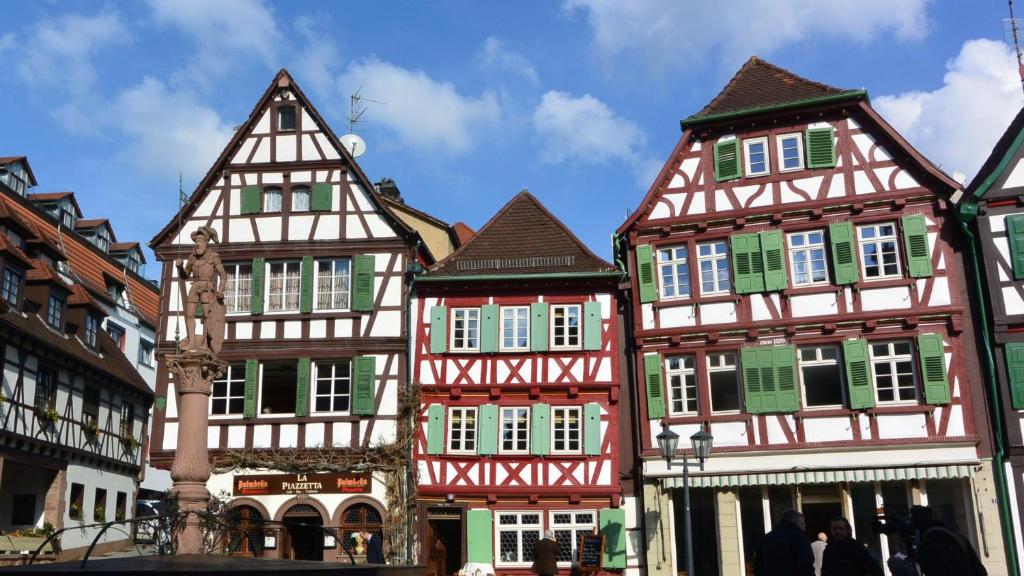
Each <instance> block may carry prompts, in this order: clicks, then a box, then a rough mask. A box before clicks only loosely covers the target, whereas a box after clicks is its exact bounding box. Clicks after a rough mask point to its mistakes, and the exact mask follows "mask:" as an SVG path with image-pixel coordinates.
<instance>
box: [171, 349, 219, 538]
mask: <svg viewBox="0 0 1024 576" xmlns="http://www.w3.org/2000/svg"><path fill="white" fill-rule="evenodd" d="M167 367H168V368H169V369H170V371H171V373H172V374H174V388H175V391H176V392H177V399H178V444H177V448H176V449H175V452H174V465H173V466H171V479H172V480H174V486H173V487H172V488H171V494H173V495H174V496H175V497H176V498H177V500H178V507H179V512H181V513H184V514H187V516H186V518H185V525H184V526H183V527H182V528H181V530H180V531H179V532H178V534H176V535H175V538H176V540H177V553H178V554H202V552H203V530H202V517H201V515H202V513H204V512H206V508H207V506H208V505H209V503H210V492H209V490H207V489H206V481H207V480H209V479H210V457H209V453H208V452H207V449H206V428H207V424H208V421H209V413H208V411H209V396H210V387H211V385H212V382H213V380H214V378H217V377H218V376H220V375H221V374H223V373H224V370H225V368H226V367H227V364H226V363H225V362H222V361H220V360H218V359H217V358H216V357H215V356H214V355H213V354H211V353H210V352H209V351H206V350H188V351H186V352H184V353H182V354H174V355H170V356H168V357H167Z"/></svg>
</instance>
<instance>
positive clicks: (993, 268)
mask: <svg viewBox="0 0 1024 576" xmlns="http://www.w3.org/2000/svg"><path fill="white" fill-rule="evenodd" d="M1022 143H1024V111H1021V112H1018V113H1017V116H1016V117H1015V118H1014V119H1013V121H1012V122H1011V123H1010V126H1009V127H1008V128H1007V129H1006V132H1005V133H1004V134H1003V135H1002V137H1001V138H1000V139H999V141H998V142H997V143H996V145H995V147H994V148H993V150H992V153H991V155H990V156H989V157H988V159H987V160H986V161H985V163H984V164H983V165H982V167H981V170H979V171H978V174H977V175H976V176H975V177H974V180H973V181H972V182H971V183H970V184H969V185H968V186H967V189H966V194H965V198H964V202H963V203H961V205H960V207H959V213H960V217H961V220H962V222H963V223H964V228H963V230H964V232H965V234H964V237H965V243H966V244H967V247H968V248H969V249H968V250H965V251H964V257H965V262H966V264H967V266H968V269H970V270H972V271H973V272H975V274H973V275H972V276H973V278H975V279H976V280H977V281H978V282H979V283H978V284H976V285H975V284H971V285H969V287H970V288H975V287H977V288H978V292H984V294H980V293H976V292H972V293H971V295H972V296H973V299H974V301H975V302H976V303H978V304H979V305H980V306H984V308H985V309H982V314H983V315H984V314H986V313H987V317H988V318H990V319H991V320H992V325H991V326H988V325H987V323H985V324H982V325H981V328H980V329H979V346H982V347H984V348H988V349H990V350H991V355H982V357H981V358H982V361H983V363H986V364H987V363H989V362H990V363H991V365H988V366H987V368H989V370H991V374H990V377H991V378H992V379H993V381H994V382H993V383H994V384H995V385H996V389H995V390H994V391H993V396H994V397H995V398H994V402H993V403H992V407H991V409H992V410H993V411H994V412H995V411H1000V412H1002V414H995V413H993V419H992V421H993V423H994V425H996V424H998V423H1000V422H1003V423H1005V424H1004V426H1005V428H1004V429H1003V430H999V429H998V428H997V429H996V430H995V434H996V437H997V442H1000V443H1001V442H1002V439H1003V438H1006V440H1007V441H1008V445H1007V446H1005V447H1000V448H1002V449H1001V450H1000V452H1005V457H1006V464H1005V471H1006V476H1007V478H1006V479H1005V482H1006V484H1007V486H1006V488H1007V489H1006V491H1005V492H1004V493H1001V494H1000V499H1001V500H1002V501H1003V502H1004V503H1005V504H1004V505H1005V506H1006V508H1007V511H1008V514H1009V515H1011V516H1012V517H1013V518H1014V519H1013V523H1014V526H1015V527H1016V529H1015V530H1014V532H1015V535H1014V537H1015V544H1016V546H1017V550H1018V555H1021V554H1024V540H1022V536H1021V532H1020V528H1019V527H1020V522H1021V518H1022V513H1021V511H1022V510H1024V505H1022V504H1021V502H1022V501H1021V498H1022V497H1024V436H1022V435H1024V337H1022V336H1021V331H1022V329H1024V202H1022V200H1024V146H1022V145H1021V144H1022ZM1004 434H1005V436H1004ZM999 456H1000V457H1002V456H1003V454H1000V455H999Z"/></svg>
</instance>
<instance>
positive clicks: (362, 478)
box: [231, 473, 372, 496]
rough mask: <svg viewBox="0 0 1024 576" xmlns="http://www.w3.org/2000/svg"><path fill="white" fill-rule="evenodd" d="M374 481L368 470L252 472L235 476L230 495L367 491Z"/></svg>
mask: <svg viewBox="0 0 1024 576" xmlns="http://www.w3.org/2000/svg"><path fill="white" fill-rule="evenodd" d="M371 482H372V480H371V479H370V474H369V473H362V474H251V475H245V476H235V478H234V482H233V483H232V492H231V495H232V496H266V495H270V494H368V493H369V492H370V484H371Z"/></svg>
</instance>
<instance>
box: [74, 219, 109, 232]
mask: <svg viewBox="0 0 1024 576" xmlns="http://www.w3.org/2000/svg"><path fill="white" fill-rule="evenodd" d="M101 225H106V226H107V227H108V228H109V227H110V221H109V220H107V219H106V218H88V219H85V218H83V219H81V220H79V221H77V222H75V229H76V230H77V229H79V228H83V229H84V228H95V227H97V226H101Z"/></svg>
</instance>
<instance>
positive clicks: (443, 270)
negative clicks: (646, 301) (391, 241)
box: [426, 190, 615, 277]
mask: <svg viewBox="0 0 1024 576" xmlns="http://www.w3.org/2000/svg"><path fill="white" fill-rule="evenodd" d="M588 272H615V268H614V267H613V266H612V265H611V264H609V263H608V262H605V261H604V260H602V259H601V258H598V257H597V256H595V255H594V253H593V252H591V251H590V250H589V249H587V247H586V246H585V245H584V244H583V243H582V242H580V240H579V239H578V238H576V236H574V235H573V233H572V232H570V231H569V229H568V228H566V227H565V224H562V222H561V221H560V220H558V218H556V217H555V216H554V215H553V214H551V212H548V210H547V209H546V208H544V206H543V205H542V204H541V203H540V201H539V200H537V199H536V198H535V197H534V196H533V195H532V194H530V193H529V192H527V191H526V190H523V191H522V192H520V193H519V194H517V195H516V196H515V197H514V198H512V200H510V201H509V203H508V204H506V205H505V206H504V207H503V208H502V209H501V210H499V211H498V213H497V214H495V215H494V217H493V218H491V220H490V221H489V222H487V224H484V226H483V228H481V229H480V231H479V232H477V233H476V235H474V236H473V237H472V238H471V239H470V240H469V241H468V242H466V244H464V245H463V246H462V247H460V248H459V249H458V250H456V251H455V252H453V253H452V254H451V255H449V256H448V257H447V258H445V259H444V260H442V261H441V262H439V263H438V264H437V265H436V266H434V267H433V268H431V269H430V271H429V272H427V274H426V276H428V277H447V276H450V277H459V276H479V275H495V274H500V275H517V274H553V273H588Z"/></svg>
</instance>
